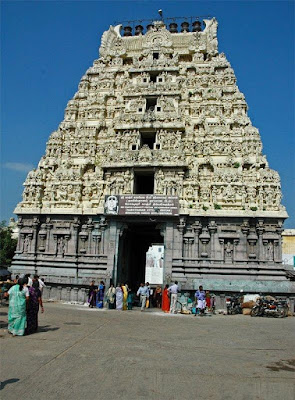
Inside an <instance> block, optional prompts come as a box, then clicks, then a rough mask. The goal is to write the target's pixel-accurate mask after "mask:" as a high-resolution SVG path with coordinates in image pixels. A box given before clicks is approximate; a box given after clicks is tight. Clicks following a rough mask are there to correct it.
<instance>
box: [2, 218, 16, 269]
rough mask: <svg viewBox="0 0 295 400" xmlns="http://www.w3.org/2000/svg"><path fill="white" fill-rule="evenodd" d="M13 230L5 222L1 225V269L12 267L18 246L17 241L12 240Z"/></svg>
mask: <svg viewBox="0 0 295 400" xmlns="http://www.w3.org/2000/svg"><path fill="white" fill-rule="evenodd" d="M11 233H12V232H11V229H10V228H9V227H8V226H7V225H6V222H5V221H2V222H1V223H0V267H1V268H3V267H4V268H7V267H9V266H10V264H11V261H12V258H13V256H14V252H15V249H16V245H17V240H16V239H12V237H11Z"/></svg>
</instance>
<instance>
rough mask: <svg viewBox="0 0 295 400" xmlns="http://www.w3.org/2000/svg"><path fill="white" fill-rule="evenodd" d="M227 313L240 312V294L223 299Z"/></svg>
mask: <svg viewBox="0 0 295 400" xmlns="http://www.w3.org/2000/svg"><path fill="white" fill-rule="evenodd" d="M225 304H226V309H227V315H234V314H242V304H241V295H240V294H235V295H233V296H231V297H227V298H226V299H225Z"/></svg>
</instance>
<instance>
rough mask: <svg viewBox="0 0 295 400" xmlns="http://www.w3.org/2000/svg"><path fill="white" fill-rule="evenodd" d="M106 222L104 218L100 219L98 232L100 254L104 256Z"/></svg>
mask: <svg viewBox="0 0 295 400" xmlns="http://www.w3.org/2000/svg"><path fill="white" fill-rule="evenodd" d="M107 225H108V224H107V222H106V220H105V217H101V219H100V223H99V226H100V230H101V242H100V253H101V254H105V230H106V228H107Z"/></svg>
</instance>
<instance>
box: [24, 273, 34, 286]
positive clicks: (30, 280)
mask: <svg viewBox="0 0 295 400" xmlns="http://www.w3.org/2000/svg"><path fill="white" fill-rule="evenodd" d="M26 277H27V278H28V284H27V286H32V285H33V280H32V278H31V274H26V275H25V278H26Z"/></svg>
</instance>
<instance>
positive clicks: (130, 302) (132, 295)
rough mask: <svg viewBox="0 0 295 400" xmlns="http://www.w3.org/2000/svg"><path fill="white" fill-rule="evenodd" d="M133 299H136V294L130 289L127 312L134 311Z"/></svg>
mask: <svg viewBox="0 0 295 400" xmlns="http://www.w3.org/2000/svg"><path fill="white" fill-rule="evenodd" d="M133 298H134V293H132V291H131V289H128V297H127V310H132V306H133Z"/></svg>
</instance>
